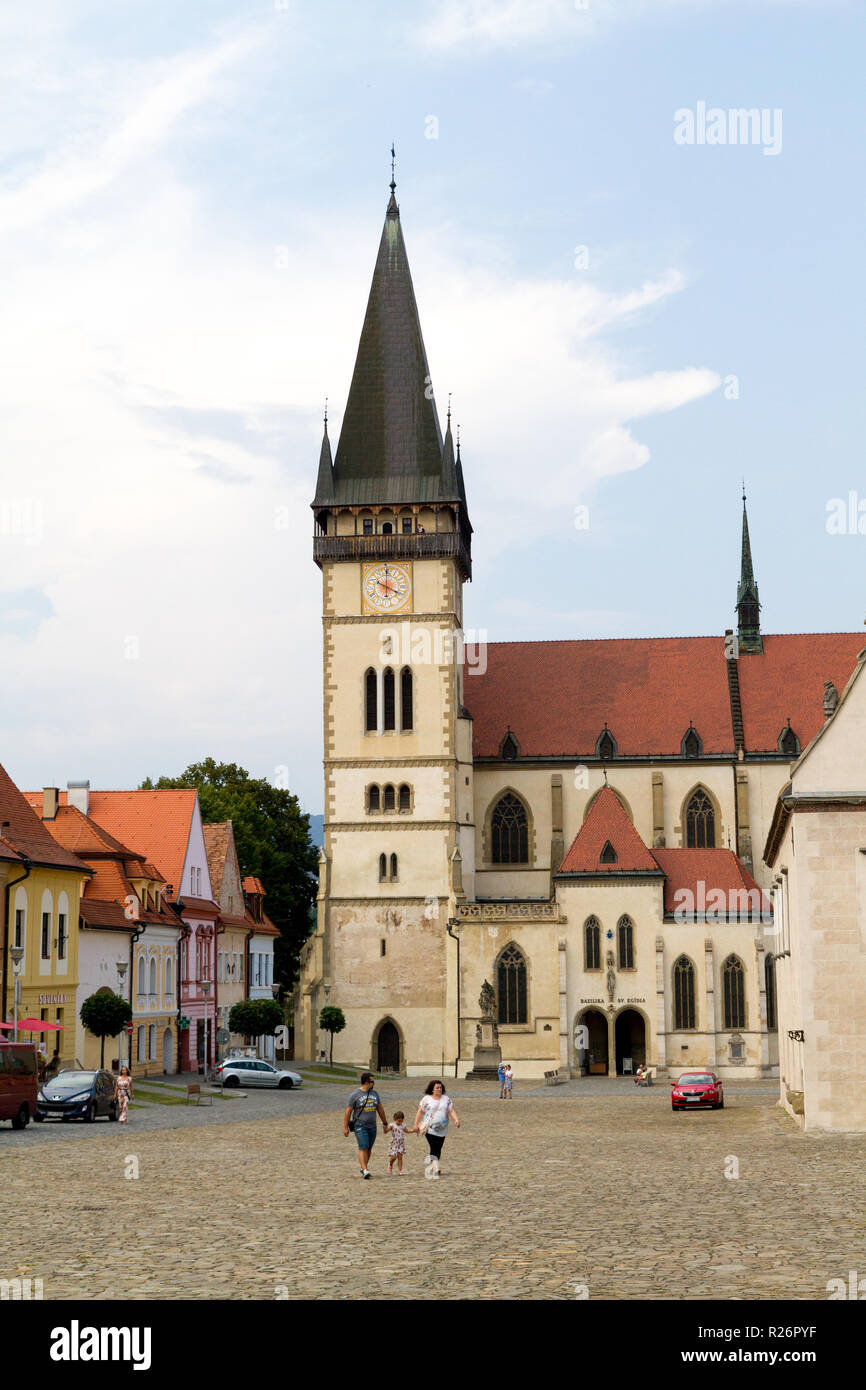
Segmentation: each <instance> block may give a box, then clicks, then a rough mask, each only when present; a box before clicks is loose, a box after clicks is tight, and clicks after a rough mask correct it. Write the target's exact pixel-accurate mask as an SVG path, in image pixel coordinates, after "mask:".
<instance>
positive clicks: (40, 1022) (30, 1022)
mask: <svg viewBox="0 0 866 1390" xmlns="http://www.w3.org/2000/svg"><path fill="white" fill-rule="evenodd" d="M18 1027H19V1029H20V1030H21V1031H22V1032H24V1033H56V1032H57V1030H58V1028H65V1027H66V1024H65V1023H48V1022H47V1021H46V1020H45V1019H44V1018H22V1019H19V1021H18Z"/></svg>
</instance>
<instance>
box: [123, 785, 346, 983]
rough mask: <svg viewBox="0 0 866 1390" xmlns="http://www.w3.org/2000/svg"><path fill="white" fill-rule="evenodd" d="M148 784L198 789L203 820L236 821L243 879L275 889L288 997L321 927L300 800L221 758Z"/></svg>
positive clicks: (273, 904) (277, 969) (314, 854)
mask: <svg viewBox="0 0 866 1390" xmlns="http://www.w3.org/2000/svg"><path fill="white" fill-rule="evenodd" d="M141 785H142V788H153V787H196V788H197V789H198V794H199V804H200V806H201V814H202V820H204V821H205V822H207V823H208V824H211V823H213V822H219V821H226V820H231V822H232V827H233V829H234V835H235V844H236V845H237V851H238V862H239V864H240V868H241V873H242V874H243V875H244V876H246V875H247V874H251V875H252V876H253V877H254V878H260V879H261V881H262V883H263V885H264V887H265V889H266V891H267V897H266V898H265V911H266V912H267V914H268V916H269V917H270V919H271V921H272V922H273V924H274V926H275V927H277V928H278V930H279V932H280V935H279V937H278V938H277V940H276V941H275V942H274V979H275V980H277V981H278V982H279V984H280V985H281V987H282V989H283V992H284V993H288V992H289V991H290V990H291V988H292V986H293V984H294V982H295V980H296V979H297V976H298V958H299V955H300V950H301V947H302V946H303V944H304V942H305V941H306V939H307V937H308V936H309V934H310V932H311V930H312V928H313V925H314V912H313V910H314V905H315V901H316V886H317V867H318V859H319V852H318V850H317V849H316V846H315V845H314V844H313V842H312V840H311V839H310V819H309V816H307V815H305V814H304V812H302V811H301V808H300V806H299V804H298V798H297V797H296V796H293V795H292V793H291V792H289V791H286V790H284V789H282V788H280V787H275V786H272V784H271V783H270V782H268V781H266V779H265V778H263V777H251V776H250V774H249V773H248V772H247V771H246V769H245V768H242V767H238V765H237V764H236V763H218V762H216V761H215V760H214V759H213V758H205V759H204V761H203V762H200V763H191V764H190V766H189V767H188V768H187V769H186V771H185V772H182V773H181V775H180V776H179V777H160V779H159V781H157V782H153V781H152V780H151V779H150V778H147V780H146V781H144V782H142V784H141Z"/></svg>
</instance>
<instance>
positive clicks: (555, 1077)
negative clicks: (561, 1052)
mask: <svg viewBox="0 0 866 1390" xmlns="http://www.w3.org/2000/svg"><path fill="white" fill-rule="evenodd" d="M564 1083H565V1077H564V1076H561V1075H560V1072H559V1068H558V1067H557V1068H556V1070H555V1071H546V1072H545V1073H544V1084H545V1086H562V1085H564Z"/></svg>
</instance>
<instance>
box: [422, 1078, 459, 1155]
mask: <svg viewBox="0 0 866 1390" xmlns="http://www.w3.org/2000/svg"><path fill="white" fill-rule="evenodd" d="M449 1120H453V1121H454V1123H455V1125H456V1126H457V1128H458V1129H459V1128H460V1121H459V1119H458V1118H457V1111H456V1110H455V1109H454V1106H453V1105H452V1103H451V1098H450V1096H448V1095H447V1094H446V1092H445V1084H444V1082H442V1081H431V1082H430V1084H429V1086H428V1087H427V1090H426V1091H425V1092H424V1094H423V1096H422V1097H421V1099H420V1101H419V1102H418V1113H417V1114H416V1116H415V1128H416V1129H417V1131H418V1133H419V1134H423V1135H424V1136H425V1138H426V1140H427V1145H428V1147H429V1149H430V1153H429V1154H428V1156H427V1160H426V1162H425V1164H424V1169H425V1171H424V1176H425V1178H438V1176H439V1159H440V1157H441V1155H442V1145H443V1144H444V1143H445V1140H446V1138H447V1135H448V1121H449Z"/></svg>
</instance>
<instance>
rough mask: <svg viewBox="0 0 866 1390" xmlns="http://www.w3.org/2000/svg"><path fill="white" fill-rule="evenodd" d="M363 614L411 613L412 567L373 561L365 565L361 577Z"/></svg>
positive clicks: (409, 564)
mask: <svg viewBox="0 0 866 1390" xmlns="http://www.w3.org/2000/svg"><path fill="white" fill-rule="evenodd" d="M361 589H362V600H363V606H362V611H363V612H364V613H388V614H390V613H411V611H412V565H411V562H410V563H408V564H402V565H397V564H392V563H391V562H390V561H375V562H374V563H372V564H365V565H364V567H363V571H362V577H361Z"/></svg>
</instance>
